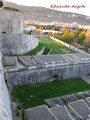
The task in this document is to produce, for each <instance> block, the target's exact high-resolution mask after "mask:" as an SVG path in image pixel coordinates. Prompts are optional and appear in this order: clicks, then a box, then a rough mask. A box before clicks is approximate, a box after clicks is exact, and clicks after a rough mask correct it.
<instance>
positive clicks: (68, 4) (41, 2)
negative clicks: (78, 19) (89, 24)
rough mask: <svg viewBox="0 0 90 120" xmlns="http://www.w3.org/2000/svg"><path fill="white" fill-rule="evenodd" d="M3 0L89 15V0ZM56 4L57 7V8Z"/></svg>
mask: <svg viewBox="0 0 90 120" xmlns="http://www.w3.org/2000/svg"><path fill="white" fill-rule="evenodd" d="M5 1H11V2H14V3H16V4H19V5H25V6H42V7H47V8H50V9H55V10H59V11H67V12H74V13H80V14H84V15H88V16H90V4H89V0H5ZM55 5H56V6H55ZM57 6H59V7H58V8H57ZM75 6H76V7H75ZM77 6H79V8H77ZM51 7H52V8H51ZM62 7H64V8H62Z"/></svg>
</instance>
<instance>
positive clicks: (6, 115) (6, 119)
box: [0, 55, 12, 120]
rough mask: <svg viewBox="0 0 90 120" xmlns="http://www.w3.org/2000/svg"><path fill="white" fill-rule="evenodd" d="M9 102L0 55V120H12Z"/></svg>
mask: <svg viewBox="0 0 90 120" xmlns="http://www.w3.org/2000/svg"><path fill="white" fill-rule="evenodd" d="M10 106H11V103H10V99H9V93H8V89H7V86H6V83H5V80H4V73H3V67H2V59H1V55H0V120H12V113H11V108H10Z"/></svg>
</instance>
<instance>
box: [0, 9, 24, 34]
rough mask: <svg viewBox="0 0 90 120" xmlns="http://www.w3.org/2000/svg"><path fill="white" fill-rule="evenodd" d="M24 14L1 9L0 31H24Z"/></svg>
mask: <svg viewBox="0 0 90 120" xmlns="http://www.w3.org/2000/svg"><path fill="white" fill-rule="evenodd" d="M23 20H24V14H23V13H22V12H19V11H13V10H3V9H2V10H0V33H15V34H16V33H22V32H23Z"/></svg>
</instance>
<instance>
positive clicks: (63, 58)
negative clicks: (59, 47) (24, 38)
mask: <svg viewBox="0 0 90 120" xmlns="http://www.w3.org/2000/svg"><path fill="white" fill-rule="evenodd" d="M2 61H3V66H6V67H7V66H8V67H9V66H12V65H14V66H17V67H19V64H21V65H22V67H23V65H24V66H36V67H37V66H38V67H39V66H42V67H46V65H49V66H53V65H54V64H57V65H63V64H69V63H78V62H79V63H80V62H87V61H88V62H89V61H90V55H89V54H85V53H73V54H62V55H61V54H56V55H39V56H18V57H13V56H12V57H3V59H2Z"/></svg>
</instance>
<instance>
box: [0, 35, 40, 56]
mask: <svg viewBox="0 0 90 120" xmlns="http://www.w3.org/2000/svg"><path fill="white" fill-rule="evenodd" d="M0 41H1V52H2V53H3V54H4V55H7V54H13V55H14V54H24V53H26V52H28V51H30V50H32V49H34V48H35V47H36V46H37V45H38V39H37V38H34V37H32V36H30V35H25V34H11V35H10V34H7V35H4V34H3V35H2V34H1V35H0Z"/></svg>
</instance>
